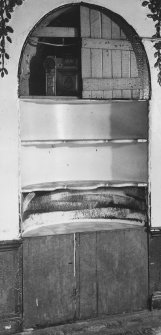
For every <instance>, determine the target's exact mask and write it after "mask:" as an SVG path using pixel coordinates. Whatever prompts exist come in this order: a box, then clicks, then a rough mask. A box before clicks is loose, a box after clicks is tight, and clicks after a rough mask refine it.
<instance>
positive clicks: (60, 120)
mask: <svg viewBox="0 0 161 335" xmlns="http://www.w3.org/2000/svg"><path fill="white" fill-rule="evenodd" d="M20 128H21V129H20V131H21V140H22V141H70V140H71V141H73V140H104V139H107V140H108V139H109V140H112V139H118V140H119V139H125V140H126V139H129V140H130V139H147V137H148V105H147V102H146V101H135V102H134V101H113V102H111V101H106V100H103V101H98V100H97V101H86V100H76V99H73V100H66V101H62V100H59V99H57V100H51V99H21V100H20Z"/></svg>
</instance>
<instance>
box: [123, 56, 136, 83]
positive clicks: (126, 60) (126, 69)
mask: <svg viewBox="0 0 161 335" xmlns="http://www.w3.org/2000/svg"><path fill="white" fill-rule="evenodd" d="M121 61H122V68H121V70H122V71H121V72H122V77H123V78H130V75H131V71H130V70H131V69H130V51H127V50H126V51H125V50H124V51H122V55H121ZM132 77H134V76H132Z"/></svg>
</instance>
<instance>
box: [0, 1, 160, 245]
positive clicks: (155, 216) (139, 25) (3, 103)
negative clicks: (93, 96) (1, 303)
mask: <svg viewBox="0 0 161 335" xmlns="http://www.w3.org/2000/svg"><path fill="white" fill-rule="evenodd" d="M72 2H73V3H79V1H77V0H75V1H72ZM86 2H87V3H91V4H96V5H99V6H103V7H105V8H107V9H110V10H112V11H113V12H115V13H117V14H119V15H121V16H122V17H123V18H124V19H125V20H126V21H127V22H128V23H129V24H130V25H132V26H133V28H134V29H135V30H136V32H137V33H138V35H139V36H140V37H145V39H143V43H144V46H145V49H146V52H147V56H148V59H149V64H150V70H151V82H152V98H151V101H150V150H149V152H150V163H149V182H150V189H151V192H152V195H151V202H152V225H153V226H154V227H157V226H161V220H160V199H159V192H160V190H161V178H160V167H161V113H160V109H161V87H160V86H159V84H158V83H157V70H156V69H154V61H155V59H154V56H153V55H154V49H153V47H152V42H151V41H149V40H147V39H146V38H147V37H151V36H152V35H153V34H154V31H155V30H154V24H153V21H152V20H150V19H148V18H147V16H146V14H147V9H145V8H143V7H142V6H141V1H140V0H135V1H133V0H113V1H111V0H92V1H91V0H87V1H86ZM68 3H71V1H69V0H66V1H60V0H59V1H58V0H43V1H40V0H26V1H24V3H23V5H22V6H20V7H17V8H16V9H15V11H14V13H13V16H12V21H11V25H12V27H13V29H14V33H13V34H12V40H13V43H12V44H10V43H8V45H7V50H8V53H9V55H10V59H9V60H8V61H7V69H8V71H9V74H8V76H5V77H4V79H0V92H1V94H0V143H1V145H0V240H9V239H16V238H18V237H19V208H18V193H19V163H20V162H19V140H18V133H19V101H18V94H17V91H18V79H17V73H18V63H19V59H20V54H21V50H22V47H23V44H24V42H25V40H26V38H27V36H28V33H29V32H30V31H31V29H32V28H33V27H34V25H35V24H36V23H37V22H38V21H39V20H40V19H41V18H42V17H43V16H44V15H45V14H47V13H48V12H50V11H51V10H53V9H54V8H57V7H59V6H62V5H64V4H68Z"/></svg>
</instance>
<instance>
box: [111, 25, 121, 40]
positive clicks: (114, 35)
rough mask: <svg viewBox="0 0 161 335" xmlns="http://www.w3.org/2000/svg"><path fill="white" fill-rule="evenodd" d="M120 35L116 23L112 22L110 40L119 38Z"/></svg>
mask: <svg viewBox="0 0 161 335" xmlns="http://www.w3.org/2000/svg"><path fill="white" fill-rule="evenodd" d="M120 34H121V31H120V27H119V25H118V24H117V23H116V22H114V21H112V39H117V38H120Z"/></svg>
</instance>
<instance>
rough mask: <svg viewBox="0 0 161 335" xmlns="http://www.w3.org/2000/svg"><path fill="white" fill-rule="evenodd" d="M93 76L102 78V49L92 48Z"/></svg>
mask: <svg viewBox="0 0 161 335" xmlns="http://www.w3.org/2000/svg"><path fill="white" fill-rule="evenodd" d="M91 66H92V78H102V50H100V49H91Z"/></svg>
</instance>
